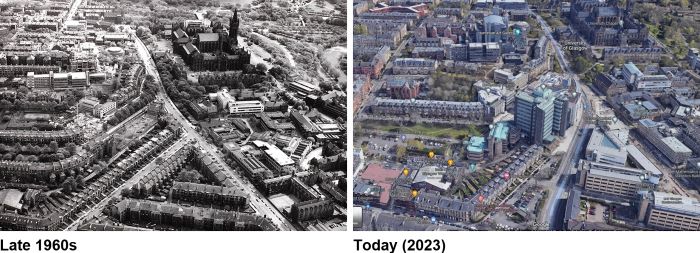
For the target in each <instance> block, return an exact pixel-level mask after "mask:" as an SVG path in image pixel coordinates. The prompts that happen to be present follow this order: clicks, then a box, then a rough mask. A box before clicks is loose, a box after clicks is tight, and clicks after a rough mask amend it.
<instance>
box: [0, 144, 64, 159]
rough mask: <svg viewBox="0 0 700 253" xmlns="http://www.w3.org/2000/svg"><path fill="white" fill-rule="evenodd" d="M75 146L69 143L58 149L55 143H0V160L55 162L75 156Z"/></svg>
mask: <svg viewBox="0 0 700 253" xmlns="http://www.w3.org/2000/svg"><path fill="white" fill-rule="evenodd" d="M76 150H77V145H76V144H75V143H72V142H69V143H67V144H66V145H65V146H64V147H59V145H58V143H57V142H56V141H52V142H51V143H49V144H46V145H34V144H26V145H25V144H20V143H15V144H14V145H7V144H4V143H0V154H1V155H0V159H2V160H6V161H20V162H56V161H60V160H63V159H65V158H66V157H70V156H72V155H75V153H76Z"/></svg>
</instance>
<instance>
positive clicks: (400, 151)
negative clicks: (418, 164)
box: [396, 145, 407, 161]
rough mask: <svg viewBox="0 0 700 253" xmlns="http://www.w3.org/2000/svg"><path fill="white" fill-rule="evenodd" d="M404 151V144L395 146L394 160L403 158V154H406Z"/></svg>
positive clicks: (405, 150)
mask: <svg viewBox="0 0 700 253" xmlns="http://www.w3.org/2000/svg"><path fill="white" fill-rule="evenodd" d="M406 152H407V149H406V146H404V145H398V146H396V160H397V161H400V160H402V159H403V158H404V156H406Z"/></svg>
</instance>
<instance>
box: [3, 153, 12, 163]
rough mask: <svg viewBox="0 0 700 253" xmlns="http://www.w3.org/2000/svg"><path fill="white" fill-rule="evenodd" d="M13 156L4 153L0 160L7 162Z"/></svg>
mask: <svg viewBox="0 0 700 253" xmlns="http://www.w3.org/2000/svg"><path fill="white" fill-rule="evenodd" d="M13 156H14V155H13V154H12V153H5V154H4V155H2V159H3V160H7V161H9V160H12V157H13Z"/></svg>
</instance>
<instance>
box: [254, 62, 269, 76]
mask: <svg viewBox="0 0 700 253" xmlns="http://www.w3.org/2000/svg"><path fill="white" fill-rule="evenodd" d="M255 70H256V71H258V72H259V73H261V74H264V73H265V71H267V66H265V64H262V63H258V64H257V65H255Z"/></svg>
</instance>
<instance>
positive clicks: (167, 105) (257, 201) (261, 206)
mask: <svg viewBox="0 0 700 253" xmlns="http://www.w3.org/2000/svg"><path fill="white" fill-rule="evenodd" d="M132 37H133V38H134V42H135V45H136V49H137V52H138V54H139V57H140V58H141V60H142V61H143V63H144V67H145V68H146V72H147V73H148V74H149V75H151V76H153V77H154V80H155V81H156V82H157V83H158V84H161V80H160V75H159V74H158V71H157V70H156V65H155V62H154V61H153V58H151V55H150V53H149V52H148V49H147V48H146V45H145V44H143V42H142V41H141V39H139V38H138V37H137V36H136V35H135V34H133V31H132ZM158 87H159V92H158V94H156V99H157V100H159V101H162V102H164V103H163V107H164V109H165V111H166V112H167V113H168V114H169V115H170V116H172V117H173V118H174V119H175V120H176V121H178V122H180V123H181V124H182V129H183V130H184V132H185V136H187V138H191V139H193V140H194V141H196V142H197V143H198V146H199V147H201V149H202V151H203V152H204V153H205V154H209V155H210V156H211V158H213V160H214V162H215V163H216V164H217V165H218V166H223V167H224V168H225V169H224V172H225V173H226V176H227V180H226V181H225V182H224V185H225V186H228V187H241V188H243V190H244V191H245V192H247V193H249V198H250V205H251V206H252V207H253V209H254V210H255V211H256V212H257V213H258V214H259V215H261V216H264V217H267V218H269V219H271V220H272V222H273V223H274V224H275V225H277V227H278V228H279V229H280V230H296V229H295V227H294V225H292V223H291V222H289V221H288V220H287V219H286V218H285V217H284V216H283V215H282V213H280V212H279V210H277V209H276V208H275V207H274V205H272V203H271V202H270V201H269V200H268V199H267V198H266V197H264V196H263V195H262V194H260V192H259V191H258V190H257V189H256V188H255V187H254V186H253V185H252V184H250V183H248V182H245V183H244V182H243V180H241V179H240V177H239V176H238V175H236V174H234V173H233V171H232V169H231V168H230V167H229V166H228V165H227V164H226V163H225V162H224V160H223V158H222V157H221V155H220V154H219V153H218V152H217V151H218V149H217V147H216V146H214V145H213V144H211V143H209V142H207V141H206V139H205V138H204V137H203V136H201V135H200V134H199V133H198V132H197V131H196V130H195V128H194V126H193V125H192V124H191V123H190V122H189V121H188V120H187V119H186V118H185V116H184V115H182V113H181V112H180V110H178V109H177V107H175V104H174V103H173V101H172V100H170V98H169V97H168V95H167V94H166V93H165V89H164V88H163V86H162V85H159V86H158Z"/></svg>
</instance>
